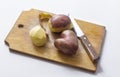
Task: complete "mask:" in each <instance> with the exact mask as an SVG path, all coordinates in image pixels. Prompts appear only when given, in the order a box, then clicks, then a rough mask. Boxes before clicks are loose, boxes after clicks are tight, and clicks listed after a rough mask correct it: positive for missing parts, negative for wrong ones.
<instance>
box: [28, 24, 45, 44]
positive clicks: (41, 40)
mask: <svg viewBox="0 0 120 77" xmlns="http://www.w3.org/2000/svg"><path fill="white" fill-rule="evenodd" d="M29 35H30V38H31V41H32V42H33V44H34V45H35V46H44V45H45V44H46V42H47V36H46V32H45V30H44V29H43V28H42V27H41V26H40V25H37V26H35V27H33V28H32V29H31V30H30V32H29Z"/></svg>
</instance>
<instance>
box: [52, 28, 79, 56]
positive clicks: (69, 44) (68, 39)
mask: <svg viewBox="0 0 120 77" xmlns="http://www.w3.org/2000/svg"><path fill="white" fill-rule="evenodd" d="M54 45H55V47H56V48H57V49H58V50H59V51H60V52H62V53H64V54H66V55H74V54H76V52H77V49H78V39H77V36H76V35H75V33H74V32H73V31H72V30H65V31H63V32H62V33H61V38H58V39H56V40H55V42H54Z"/></svg>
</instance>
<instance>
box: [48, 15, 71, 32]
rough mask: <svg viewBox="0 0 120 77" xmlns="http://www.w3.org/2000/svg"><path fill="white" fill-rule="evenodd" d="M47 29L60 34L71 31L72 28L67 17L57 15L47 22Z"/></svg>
mask: <svg viewBox="0 0 120 77" xmlns="http://www.w3.org/2000/svg"><path fill="white" fill-rule="evenodd" d="M49 27H50V30H51V31H52V32H62V31H64V30H66V29H72V27H73V26H72V23H71V20H70V18H69V17H68V16H66V15H63V14H57V15H54V16H53V17H52V18H51V19H50V20H49Z"/></svg>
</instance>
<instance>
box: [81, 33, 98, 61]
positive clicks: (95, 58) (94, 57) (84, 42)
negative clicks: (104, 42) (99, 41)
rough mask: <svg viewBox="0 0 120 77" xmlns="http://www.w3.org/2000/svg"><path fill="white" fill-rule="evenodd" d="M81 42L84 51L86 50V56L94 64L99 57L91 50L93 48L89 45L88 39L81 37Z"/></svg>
mask: <svg viewBox="0 0 120 77" xmlns="http://www.w3.org/2000/svg"><path fill="white" fill-rule="evenodd" d="M80 39H81V41H82V43H83V45H84V47H85V49H86V50H87V54H88V55H89V56H90V59H91V60H92V61H93V62H96V61H97V59H98V58H99V56H98V55H97V53H96V52H95V49H94V48H93V46H92V45H91V43H90V42H89V40H88V38H87V37H86V36H85V35H83V36H81V38H80Z"/></svg>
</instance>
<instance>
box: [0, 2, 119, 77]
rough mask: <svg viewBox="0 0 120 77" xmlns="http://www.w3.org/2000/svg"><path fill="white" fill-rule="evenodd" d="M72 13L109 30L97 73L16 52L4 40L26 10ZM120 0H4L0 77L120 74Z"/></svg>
mask: <svg viewBox="0 0 120 77" xmlns="http://www.w3.org/2000/svg"><path fill="white" fill-rule="evenodd" d="M31 8H35V9H39V10H44V11H49V12H53V13H66V14H67V13H70V14H72V15H73V16H74V17H76V18H78V19H82V20H85V21H89V22H93V23H97V24H100V25H104V26H105V27H106V30H107V33H106V37H105V42H104V46H103V50H102V52H103V53H102V56H101V59H100V63H99V65H98V70H97V71H96V73H94V74H93V73H89V72H86V71H83V70H79V69H75V68H71V67H67V66H62V65H59V64H56V63H52V62H47V61H45V60H41V59H36V58H33V57H29V56H26V55H21V54H17V53H12V52H10V51H9V48H8V46H6V45H5V43H4V40H5V37H6V36H7V34H8V33H9V31H10V30H11V28H12V27H13V25H14V23H15V22H16V20H17V18H18V17H19V15H20V14H21V12H22V11H23V10H29V9H31ZM119 69H120V1H119V0H0V77H119V76H120V74H119V71H120V70H119Z"/></svg>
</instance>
